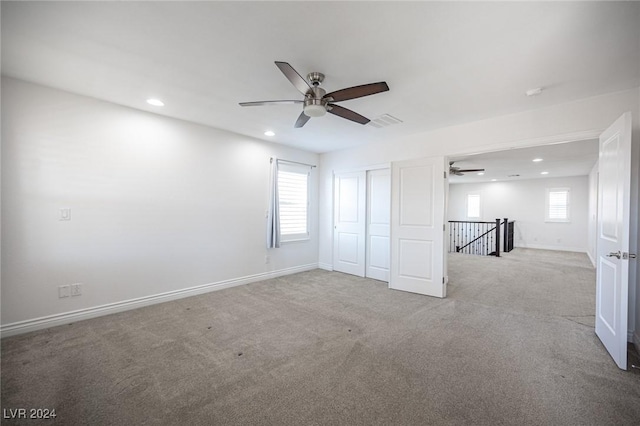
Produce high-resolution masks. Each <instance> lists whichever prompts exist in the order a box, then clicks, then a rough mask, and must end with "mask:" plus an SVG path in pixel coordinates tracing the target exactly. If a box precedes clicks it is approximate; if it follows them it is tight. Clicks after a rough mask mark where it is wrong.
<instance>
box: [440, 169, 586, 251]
mask: <svg viewBox="0 0 640 426" xmlns="http://www.w3.org/2000/svg"><path fill="white" fill-rule="evenodd" d="M547 188H570V218H571V221H570V222H568V223H558V222H545V197H546V189H547ZM467 194H480V203H481V213H480V214H481V218H480V219H479V220H480V221H487V222H492V221H495V219H496V218H505V217H506V218H509V220H515V229H514V245H515V246H516V247H529V248H539V249H547V250H565V251H579V252H586V251H587V222H588V220H587V219H588V213H587V209H588V180H587V176H574V177H565V178H546V179H527V180H515V181H510V182H485V183H460V184H450V185H449V210H448V216H449V220H467V217H466V214H467V211H466V200H467ZM476 220H477V219H476Z"/></svg>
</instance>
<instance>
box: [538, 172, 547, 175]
mask: <svg viewBox="0 0 640 426" xmlns="http://www.w3.org/2000/svg"><path fill="white" fill-rule="evenodd" d="M540 174H541V175H548V174H549V172H540Z"/></svg>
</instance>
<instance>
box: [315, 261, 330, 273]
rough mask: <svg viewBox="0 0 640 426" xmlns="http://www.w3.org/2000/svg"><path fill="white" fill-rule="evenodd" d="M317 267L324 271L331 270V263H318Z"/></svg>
mask: <svg viewBox="0 0 640 426" xmlns="http://www.w3.org/2000/svg"><path fill="white" fill-rule="evenodd" d="M318 268H320V269H324V270H325V271H333V265H332V264H330V263H322V262H320V263H318Z"/></svg>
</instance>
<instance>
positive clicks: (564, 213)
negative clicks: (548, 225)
mask: <svg viewBox="0 0 640 426" xmlns="http://www.w3.org/2000/svg"><path fill="white" fill-rule="evenodd" d="M545 219H546V220H547V221H548V222H568V221H569V188H550V189H547V211H546V218H545Z"/></svg>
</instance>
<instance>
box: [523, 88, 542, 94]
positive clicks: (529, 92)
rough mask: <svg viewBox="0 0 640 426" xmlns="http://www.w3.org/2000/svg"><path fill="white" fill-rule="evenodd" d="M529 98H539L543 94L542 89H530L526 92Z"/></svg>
mask: <svg viewBox="0 0 640 426" xmlns="http://www.w3.org/2000/svg"><path fill="white" fill-rule="evenodd" d="M524 93H525V94H526V95H527V96H537V95H539V94H540V93H542V87H536V88H535V89H529V90H527V91H526V92H524Z"/></svg>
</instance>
